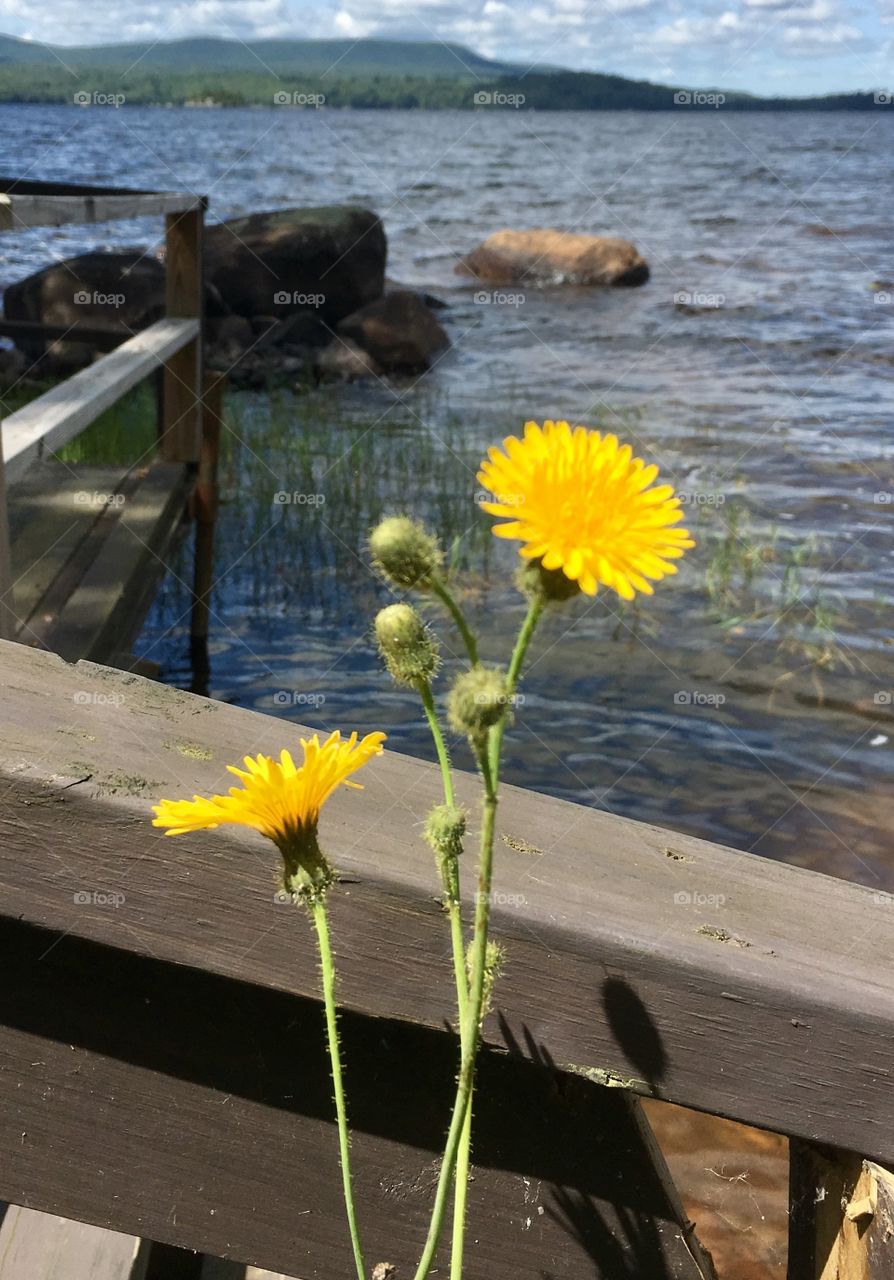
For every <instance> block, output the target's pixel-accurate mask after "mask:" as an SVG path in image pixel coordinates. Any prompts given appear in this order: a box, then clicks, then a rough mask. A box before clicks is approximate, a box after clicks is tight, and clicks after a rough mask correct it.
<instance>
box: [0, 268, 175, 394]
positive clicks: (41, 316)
mask: <svg viewBox="0 0 894 1280" xmlns="http://www.w3.org/2000/svg"><path fill="white" fill-rule="evenodd" d="M164 309H165V270H164V267H163V266H162V264H161V263H160V262H159V261H158V259H157V258H152V257H150V256H149V255H147V254H145V253H141V252H140V251H139V250H136V249H135V250H132V251H127V252H124V253H84V254H81V256H80V257H78V258H69V259H68V260H67V261H65V262H55V263H53V264H52V266H49V267H44V268H43V270H42V271H37V272H35V273H34V275H31V276H27V277H26V279H24V280H17V281H16V282H15V283H14V284H11V285H10V286H9V287H8V289H7V290H6V293H5V294H4V296H3V311H4V315H5V316H6V319H7V320H30V321H32V322H34V323H37V324H48V325H56V324H58V325H74V324H83V325H89V326H90V328H93V329H108V330H110V331H111V332H116V331H117V332H122V331H123V333H124V337H126V338H129V337H130V336H131V334H133V333H135V332H137V330H139V329H145V328H146V326H147V325H150V324H152V323H153V322H154V321H155V320H158V319H160V317H161V316H162V315H164ZM15 341H16V346H17V347H19V349H20V350H22V351H23V352H24V353H25V355H26V356H27V358H28V359H29V360H32V361H36V360H39V359H41V358H43V359H44V362H45V365H46V366H49V367H51V368H53V369H57V370H59V371H65V370H67V369H73V368H78V367H79V366H82V365H86V364H89V363H90V361H91V360H92V359H93V353H94V348H93V347H92V346H88V345H86V344H85V343H83V342H70V341H64V342H63V341H58V342H48V343H44V342H43V341H41V340H35V339H34V338H24V337H17V338H16V340H15Z"/></svg>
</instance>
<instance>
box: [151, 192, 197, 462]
mask: <svg viewBox="0 0 894 1280" xmlns="http://www.w3.org/2000/svg"><path fill="white" fill-rule="evenodd" d="M166 228H167V230H166V238H165V288H166V310H167V314H168V316H178V317H197V318H198V320H199V330H198V333H197V337H196V341H195V342H194V343H191V344H190V345H189V346H188V347H184V348H182V349H181V350H180V351H178V352H177V353H176V354H174V355H172V356H171V358H170V359H169V360H168V361H167V362H166V364H165V371H164V384H163V392H162V436H161V442H160V449H161V456H162V457H163V458H164V459H165V460H166V461H168V462H196V461H197V460H198V457H199V451H200V448H201V439H202V390H203V388H202V375H203V367H204V356H203V350H202V336H201V318H202V312H203V310H204V299H203V284H202V271H203V243H204V215H203V211H202V209H201V208H199V209H196V210H193V211H192V212H189V213H180V214H172V215H170V216H169V217H168V218H167V221H166Z"/></svg>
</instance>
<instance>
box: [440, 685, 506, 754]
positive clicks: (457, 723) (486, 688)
mask: <svg viewBox="0 0 894 1280" xmlns="http://www.w3.org/2000/svg"><path fill="white" fill-rule="evenodd" d="M508 702H509V694H508V692H507V689H506V677H505V676H504V675H503V672H502V671H496V670H494V669H493V668H492V667H473V668H472V670H471V671H466V672H464V673H463V674H462V675H461V676H458V677H457V679H456V680H455V681H454V684H453V688H452V689H451V690H450V695H449V697H448V699H447V716H448V718H449V720H450V723H451V725H452V726H453V728H454V729H456V731H457V733H467V734H469V736H470V737H473V738H475V737H480V736H481V735H482V734H484V733H486V732H487V730H488V729H489V728H490V727H491V725H495V724H496V723H497V721H498V720H499V719H500V717H501V716H502V714H503V712H504V711H505V710H506V706H507V703H508Z"/></svg>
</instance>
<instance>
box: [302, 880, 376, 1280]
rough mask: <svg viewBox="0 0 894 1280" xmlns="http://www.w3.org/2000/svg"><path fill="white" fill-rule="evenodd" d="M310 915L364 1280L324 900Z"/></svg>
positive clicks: (349, 1207) (348, 1206)
mask: <svg viewBox="0 0 894 1280" xmlns="http://www.w3.org/2000/svg"><path fill="white" fill-rule="evenodd" d="M311 914H312V915H313V918H314V924H315V925H316V929H317V939H318V942H319V946H320V967H321V968H322V971H323V1003H324V1005H325V1007H326V1038H327V1041H328V1044H329V1060H330V1062H331V1064H332V1084H333V1087H334V1090H335V1112H336V1116H337V1117H338V1146H339V1154H340V1156H341V1178H342V1186H343V1188H344V1197H345V1211H346V1213H347V1216H348V1227H349V1229H350V1232H351V1244H352V1246H353V1248H354V1263H355V1265H356V1267H357V1278H358V1280H366V1266H365V1264H364V1261H363V1250H362V1248H361V1246H360V1231H359V1228H358V1226H357V1211H356V1209H355V1207H354V1190H353V1186H352V1183H351V1149H350V1136H349V1133H348V1113H347V1107H346V1105H345V1090H344V1082H343V1080H342V1067H341V1053H340V1050H339V1041H338V1020H337V1014H336V1004H335V965H334V963H333V959H332V944H331V942H330V940H329V920H328V917H327V915H326V900H325V898H324V897H322V896H319V897H315V898H313V899H312V901H311Z"/></svg>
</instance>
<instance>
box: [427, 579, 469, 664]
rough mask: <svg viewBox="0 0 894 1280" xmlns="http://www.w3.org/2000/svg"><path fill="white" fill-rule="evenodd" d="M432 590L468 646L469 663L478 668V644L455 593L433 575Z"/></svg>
mask: <svg viewBox="0 0 894 1280" xmlns="http://www.w3.org/2000/svg"><path fill="white" fill-rule="evenodd" d="M431 589H432V591H433V592H434V593H435V595H436V596H437V597H438V599H439V600H440V601H441V602H442V603H443V604H444V605H446V607H447V609H448V611H449V613H450V615H451V617H452V618H453V621H454V622H455V623H456V626H457V630H458V631H459V634H460V635H461V636H462V638H463V644H464V645H465V646H466V653H468V655H469V661H470V662H471V664H472V666H473V667H477V666H478V642H477V640H476V639H475V637H474V635H473V634H472V631H471V629H470V627H469V624H468V623H467V622H466V619H465V615H464V613H463V611H462V609H461V608H460V607H459V605H458V604H457V602H456V600H455V599H454V597H453V593H452V592H451V590H450V588H449V587H448V586H447V584H446V582H442V581H441V579H440V578H439V577H438V576H437V575H436V574H432V577H431Z"/></svg>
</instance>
